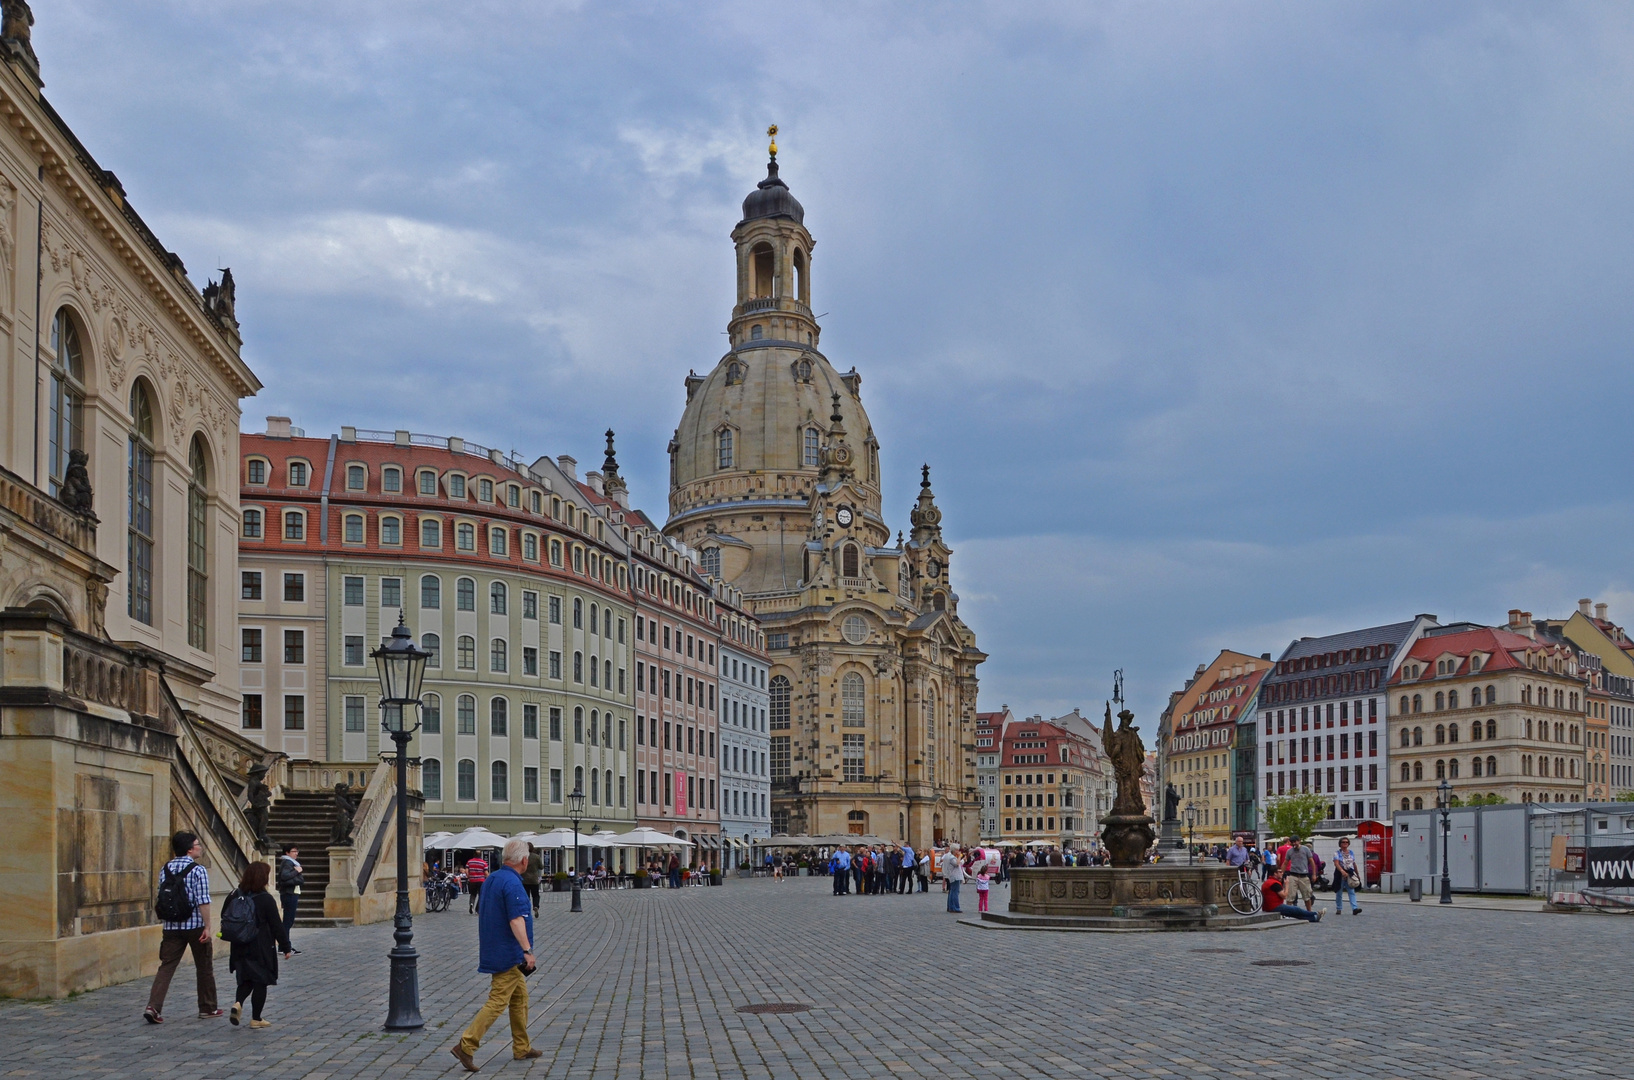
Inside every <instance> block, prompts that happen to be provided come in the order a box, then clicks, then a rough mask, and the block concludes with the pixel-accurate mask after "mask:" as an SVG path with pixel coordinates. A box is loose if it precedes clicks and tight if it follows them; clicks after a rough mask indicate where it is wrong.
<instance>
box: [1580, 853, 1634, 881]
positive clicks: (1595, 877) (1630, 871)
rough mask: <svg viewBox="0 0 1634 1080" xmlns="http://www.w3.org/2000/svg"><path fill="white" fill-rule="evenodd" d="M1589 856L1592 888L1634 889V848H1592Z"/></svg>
mask: <svg viewBox="0 0 1634 1080" xmlns="http://www.w3.org/2000/svg"><path fill="white" fill-rule="evenodd" d="M1588 855H1589V887H1590V888H1599V889H1626V888H1634V846H1623V847H1591V848H1589V851H1588Z"/></svg>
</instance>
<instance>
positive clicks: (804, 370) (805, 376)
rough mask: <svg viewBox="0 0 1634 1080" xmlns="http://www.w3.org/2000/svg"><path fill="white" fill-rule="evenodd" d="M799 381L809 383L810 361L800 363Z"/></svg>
mask: <svg viewBox="0 0 1634 1080" xmlns="http://www.w3.org/2000/svg"><path fill="white" fill-rule="evenodd" d="M800 381H801V382H810V381H811V361H810V360H802V361H800Z"/></svg>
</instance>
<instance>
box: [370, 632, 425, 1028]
mask: <svg viewBox="0 0 1634 1080" xmlns="http://www.w3.org/2000/svg"><path fill="white" fill-rule="evenodd" d="M369 655H371V656H373V657H374V661H375V665H376V666H377V667H378V669H379V673H380V710H381V715H380V724H381V727H382V728H383V729H384V730H385V732H386V733H387V734H388V735H390V736H391V740H392V742H393V743H395V744H396V746H397V914H396V915H395V916H393V917H392V926H393V927H395V929H394V930H393V931H392V937H393V939H395V940H396V942H397V944H396V945H395V946H393V947H392V950H391V952H390V953H389V954H388V955H390V957H391V996H390V999H389V1001H388V1004H387V1006H386V1030H387V1031H413V1030H416V1029H418V1028H422V1027H424V1026H425V1021H424V1020H422V1019H420V973H419V963H420V954H419V953H417V952H415V951H414V946H413V945H412V944H410V943H411V942H412V941H413V940H414V917H413V916H412V915H410V914H409V894H408V865H409V864H408V742H409V737H410V736H411V735H413V734H414V732H415V730H416V729H418V728H419V726H420V725H419V723H418V722H416V723H414V724H413V725H410V724H409V723H408V722H407V721H406V720H405V719H404V718H405V716H406V715H407V713H406V711H405V710H407V709H408V708H409V707H410V706H413V707H416V708H418V707H419V704H420V683H421V680H423V679H424V678H425V673H426V661H427V660H429V659H431V654H430V653H429V652H426V651H425V650H423V649H417V648H415V646H414V633H413V632H412V631H411V630H409V628H408V625H407V623H406V622H405V621H404V619H403V613H402V612H401V611H399V612H398V613H397V625H396V626H395V627H394V628H393V629H392V632H391V637H389V638H387V639H386V640H385V641H382V642H381V643H380V648H378V649H376V650H375V651H374V652H372V653H370V654H369Z"/></svg>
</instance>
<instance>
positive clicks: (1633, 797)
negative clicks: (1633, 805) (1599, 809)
mask: <svg viewBox="0 0 1634 1080" xmlns="http://www.w3.org/2000/svg"><path fill="white" fill-rule="evenodd" d="M1612 802H1634V791H1625V792H1622V793H1621V794H1619V795H1617V796H1615V797H1614V798H1613V799H1612Z"/></svg>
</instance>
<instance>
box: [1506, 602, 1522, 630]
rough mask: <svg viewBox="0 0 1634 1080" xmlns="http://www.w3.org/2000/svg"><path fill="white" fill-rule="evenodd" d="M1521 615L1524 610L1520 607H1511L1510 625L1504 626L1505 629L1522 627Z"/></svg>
mask: <svg viewBox="0 0 1634 1080" xmlns="http://www.w3.org/2000/svg"><path fill="white" fill-rule="evenodd" d="M1521 615H1522V612H1521V609H1520V608H1518V607H1512V608H1510V609H1509V625H1508V626H1506V627H1504V629H1505V630H1519V629H1520V627H1521Z"/></svg>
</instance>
